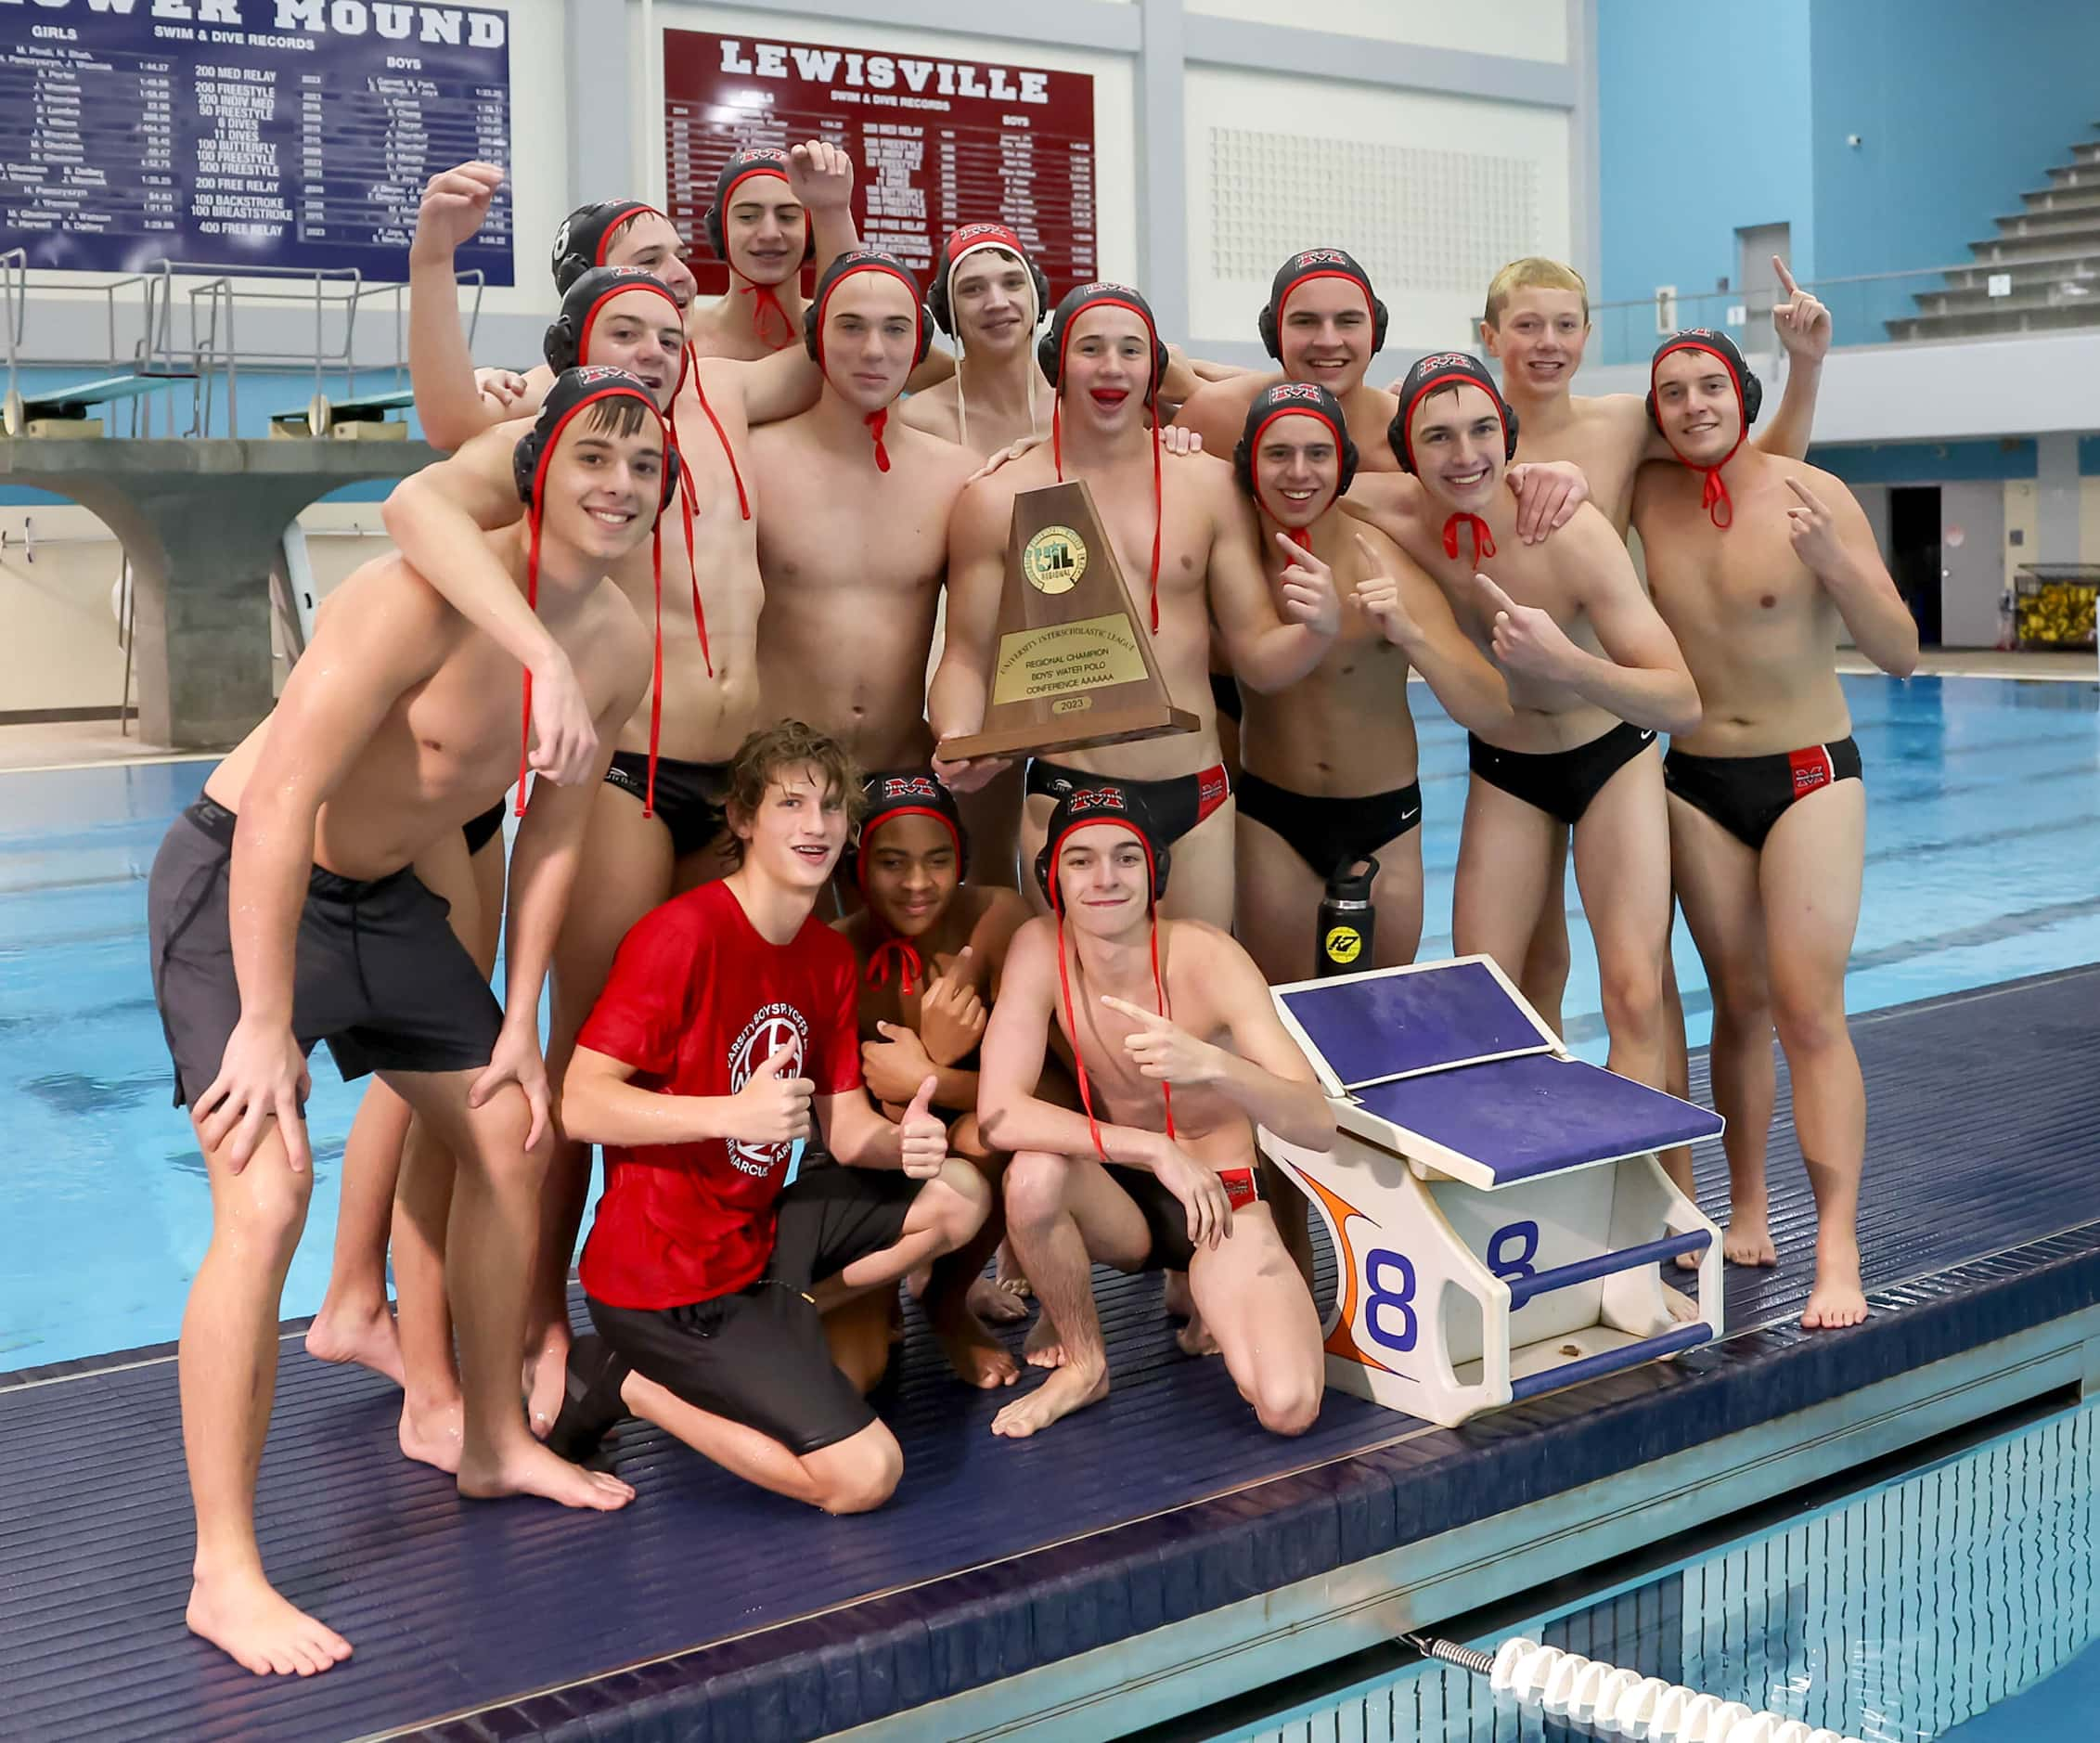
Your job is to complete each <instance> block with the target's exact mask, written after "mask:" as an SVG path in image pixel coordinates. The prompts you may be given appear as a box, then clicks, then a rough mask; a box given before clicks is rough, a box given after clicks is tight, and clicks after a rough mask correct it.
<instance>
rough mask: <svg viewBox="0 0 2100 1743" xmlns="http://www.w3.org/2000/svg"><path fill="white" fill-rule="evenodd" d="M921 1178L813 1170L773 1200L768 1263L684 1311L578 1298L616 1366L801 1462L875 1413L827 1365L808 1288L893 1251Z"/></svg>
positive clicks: (825, 1167) (829, 1167) (824, 1165)
mask: <svg viewBox="0 0 2100 1743" xmlns="http://www.w3.org/2000/svg"><path fill="white" fill-rule="evenodd" d="M919 1186H920V1182H919V1181H915V1180H913V1179H911V1178H910V1177H909V1176H908V1175H906V1174H903V1173H899V1172H895V1171H894V1170H889V1169H881V1168H843V1167H841V1166H839V1165H838V1164H836V1163H832V1162H820V1163H818V1164H817V1165H816V1166H814V1167H811V1166H809V1165H808V1164H807V1162H806V1158H805V1166H804V1168H803V1172H802V1175H801V1178H800V1179H798V1180H797V1181H795V1183H794V1184H793V1185H792V1186H791V1187H789V1188H788V1189H787V1191H786V1192H784V1193H782V1194H780V1198H779V1206H778V1207H777V1209H778V1221H777V1223H776V1232H775V1235H774V1243H773V1259H772V1262H771V1264H770V1265H768V1266H767V1272H766V1275H765V1276H764V1277H762V1278H760V1279H759V1281H758V1282H756V1283H754V1284H753V1285H751V1286H750V1287H749V1288H748V1289H741V1290H739V1291H738V1292H737V1293H736V1294H734V1295H726V1296H716V1297H715V1298H713V1299H712V1300H707V1301H696V1302H693V1303H692V1304H691V1305H689V1306H687V1307H675V1308H662V1309H643V1308H620V1307H612V1306H611V1305H609V1304H608V1303H606V1302H603V1301H599V1300H598V1299H596V1298H587V1299H586V1305H587V1306H588V1308H589V1309H590V1317H591V1323H592V1324H593V1325H595V1326H597V1327H598V1332H599V1336H601V1337H603V1338H604V1339H605V1341H606V1342H607V1343H608V1344H610V1345H612V1349H613V1350H614V1351H615V1352H616V1353H617V1354H618V1356H619V1357H620V1359H621V1360H622V1361H624V1362H626V1363H627V1365H628V1366H629V1367H631V1368H633V1369H634V1370H635V1372H636V1373H638V1374H639V1375H643V1376H644V1377H645V1378H648V1379H651V1380H654V1381H655V1382H656V1383H657V1384H658V1385H659V1386H661V1387H663V1388H665V1389H666V1390H667V1391H670V1392H672V1393H675V1394H676V1396H677V1397H679V1398H681V1399H683V1400H685V1401H686V1402H687V1403H689V1404H691V1405H693V1406H695V1407H696V1408H698V1409H701V1410H704V1411H707V1412H709V1413H711V1414H714V1415H717V1416H727V1417H728V1418H729V1420H730V1421H732V1422H741V1423H742V1424H744V1425H745V1426H746V1427H753V1428H755V1429H757V1430H758V1431H759V1433H761V1434H763V1435H767V1436H769V1437H770V1438H771V1439H773V1440H778V1441H779V1442H780V1444H781V1445H782V1446H784V1447H786V1448H787V1449H788V1450H789V1451H790V1452H794V1453H796V1454H798V1455H801V1454H806V1453H810V1452H817V1451H818V1449H819V1448H822V1447H828V1446H834V1445H836V1444H837V1443H838V1442H839V1441H841V1440H850V1439H851V1438H852V1437H853V1436H855V1435H857V1434H858V1433H859V1432H860V1431H861V1430H862V1429H863V1428H865V1427H867V1426H868V1425H869V1424H870V1423H871V1422H873V1421H874V1420H875V1413H874V1411H873V1410H872V1409H870V1407H869V1403H868V1401H867V1400H866V1399H864V1398H863V1397H861V1395H860V1394H859V1392H858V1391H857V1390H856V1389H855V1388H854V1384H853V1382H852V1381H851V1380H849V1379H847V1378H846V1376H845V1375H844V1374H843V1373H842V1372H841V1371H840V1370H839V1368H838V1366H837V1364H836V1363H834V1362H832V1360H831V1346H830V1344H829V1343H828V1342H827V1341H826V1339H825V1336H824V1322H823V1319H822V1317H821V1316H820V1315H819V1314H818V1311H817V1306H816V1303H815V1302H813V1301H812V1300H811V1299H810V1298H809V1293H808V1291H809V1285H810V1284H811V1283H812V1282H813V1281H815V1280H817V1279H818V1278H823V1277H833V1276H836V1275H837V1274H838V1273H839V1272H842V1271H844V1269H845V1268H846V1266H848V1265H850V1264H851V1263H853V1261H854V1260H855V1259H862V1258H865V1257H866V1256H867V1255H868V1254H870V1253H879V1252H881V1251H882V1250H883V1248H884V1247H887V1246H895V1245H896V1242H897V1238H898V1236H899V1235H901V1234H902V1233H903V1232H904V1220H905V1218H906V1217H907V1216H908V1214H909V1213H910V1210H911V1201H912V1199H913V1197H914V1196H915V1195H916V1194H917V1193H918V1191H919Z"/></svg>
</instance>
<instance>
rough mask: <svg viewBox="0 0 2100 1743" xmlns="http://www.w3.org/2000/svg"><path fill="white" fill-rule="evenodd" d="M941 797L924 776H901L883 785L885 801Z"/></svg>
mask: <svg viewBox="0 0 2100 1743" xmlns="http://www.w3.org/2000/svg"><path fill="white" fill-rule="evenodd" d="M940 796H941V795H940V794H938V793H936V792H935V791H934V783H933V782H932V781H929V780H928V779H927V778H926V777H925V776H924V775H900V776H898V777H896V778H895V779H894V780H891V781H884V782H883V797H884V798H885V799H937V798H939V797H940Z"/></svg>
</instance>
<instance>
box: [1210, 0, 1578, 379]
mask: <svg viewBox="0 0 2100 1743" xmlns="http://www.w3.org/2000/svg"><path fill="white" fill-rule="evenodd" d="M1519 4H1520V0H1505V9H1507V8H1508V7H1514V6H1518V5H1519ZM1310 21H1311V20H1309V19H1308V22H1310ZM1321 22H1323V23H1324V22H1325V19H1322V20H1321ZM1185 103H1186V117H1187V120H1186V135H1187V149H1188V166H1189V276H1190V280H1191V283H1190V327H1191V334H1190V337H1191V338H1192V341H1194V342H1197V343H1199V344H1201V343H1202V342H1205V341H1218V340H1223V341H1234V340H1238V341H1251V340H1253V339H1254V338H1255V336H1256V335H1255V326H1254V323H1255V316H1256V312H1257V311H1258V310H1259V309H1260V307H1261V305H1262V303H1264V302H1265V301H1267V299H1268V296H1269V282H1270V279H1271V278H1273V276H1274V274H1275V271H1276V268H1277V267H1278V266H1279V265H1282V262H1283V260H1284V258H1285V257H1286V256H1287V255H1289V254H1290V253H1292V252H1294V251H1295V250H1297V249H1301V248H1310V247H1316V246H1319V245H1321V244H1322V243H1327V244H1333V245H1335V246H1338V247H1341V248H1346V249H1347V250H1348V251H1349V252H1351V253H1353V254H1355V255H1356V256H1357V257H1358V258H1359V260H1361V261H1362V262H1363V264H1364V267H1365V269H1366V270H1367V271H1368V272H1369V273H1370V274H1371V278H1372V283H1373V284H1374V285H1375V286H1376V287H1377V289H1378V293H1379V295H1380V296H1381V297H1383V298H1384V299H1385V304H1386V306H1387V307H1388V308H1389V309H1390V310H1391V311H1392V328H1391V332H1390V335H1389V337H1388V339H1387V345H1388V346H1389V347H1391V348H1396V349H1398V348H1405V347H1410V346H1411V347H1413V348H1416V349H1427V348H1431V347H1435V346H1438V345H1461V344H1471V343H1473V342H1474V337H1475V335H1474V324H1475V322H1476V321H1477V320H1478V319H1479V316H1480V308H1481V304H1482V303H1483V302H1484V301H1485V299H1486V296H1487V291H1488V279H1489V278H1492V277H1493V275H1494V273H1495V271H1496V269H1497V268H1498V267H1500V266H1501V265H1503V264H1504V263H1505V262H1507V261H1509V260H1512V259H1514V258H1515V257H1516V256H1518V255H1521V254H1550V255H1552V256H1554V257H1555V258H1556V259H1565V258H1566V257H1567V255H1568V254H1569V253H1570V252H1572V247H1571V237H1570V223H1569V208H1568V157H1569V151H1570V149H1571V142H1570V138H1569V123H1568V118H1567V116H1566V114H1565V112H1562V111H1559V110H1549V109H1543V108H1539V107H1535V106H1531V105H1527V104H1517V103H1501V102H1490V101H1484V100H1480V99H1475V98H1467V97H1437V96H1431V95H1428V94H1426V93H1423V92H1418V91H1394V90H1391V89H1389V88H1387V87H1385V86H1381V85H1370V84H1347V83H1345V82H1343V81H1340V80H1324V79H1321V80H1314V79H1303V78H1295V77H1290V76H1286V75H1282V74H1274V73H1257V72H1242V71H1227V70H1225V69H1221V68H1212V67H1199V68H1192V69H1191V71H1190V72H1189V77H1188V82H1187V86H1186V91H1185Z"/></svg>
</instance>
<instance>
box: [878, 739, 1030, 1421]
mask: <svg viewBox="0 0 2100 1743" xmlns="http://www.w3.org/2000/svg"><path fill="white" fill-rule="evenodd" d="M865 803H866V809H865V810H864V812H863V813H862V817H861V822H860V839H859V841H858V842H857V844H856V846H855V847H854V850H853V854H852V858H851V872H852V876H853V880H854V882H855V884H857V886H858V888H859V891H860V897H861V901H862V903H863V904H864V906H863V907H862V908H861V909H860V910H859V911H858V912H857V913H854V914H852V915H849V916H848V917H847V918H845V919H844V920H842V921H840V922H839V923H838V930H839V931H840V932H841V933H842V934H844V936H845V939H846V942H847V943H849V944H851V945H852V946H853V949H854V954H855V956H856V957H857V958H858V959H859V961H860V963H861V971H862V972H861V978H860V1068H861V1070H862V1072H863V1073H864V1074H865V1076H866V1078H867V1081H868V1092H869V1093H870V1095H872V1096H873V1097H874V1098H875V1100H876V1102H877V1103H878V1104H881V1105H882V1107H883V1111H884V1112H885V1113H888V1114H891V1115H892V1116H893V1117H894V1115H895V1111H896V1110H898V1109H900V1108H902V1107H903V1106H904V1105H905V1104H906V1103H907V1102H908V1101H909V1100H910V1099H911V1095H912V1092H913V1091H914V1090H916V1088H917V1087H918V1085H919V1082H920V1080H921V1078H924V1077H925V1076H926V1074H927V1073H928V1072H933V1073H935V1074H936V1075H937V1076H938V1077H939V1078H940V1084H939V1087H938V1089H937V1090H936V1091H934V1104H933V1105H934V1113H936V1114H938V1115H940V1116H941V1117H943V1118H944V1119H946V1120H947V1122H948V1154H949V1155H951V1156H961V1157H962V1158H963V1159H964V1160H966V1161H968V1162H970V1163H971V1164H972V1165H973V1166H974V1167H975V1168H976V1169H977V1170H978V1172H979V1173H981V1174H983V1175H984V1177H985V1179H986V1182H987V1183H988V1184H989V1185H990V1186H991V1187H992V1189H993V1207H994V1208H993V1214H992V1215H990V1216H989V1217H987V1218H986V1220H985V1226H984V1227H983V1228H982V1229H981V1230H979V1231H978V1233H977V1234H976V1237H975V1238H974V1239H973V1240H972V1242H971V1243H970V1245H969V1246H966V1247H964V1248H963V1249H962V1250H961V1251H960V1252H958V1253H954V1254H951V1255H950V1256H949V1257H947V1258H946V1259H941V1260H939V1261H937V1262H936V1263H935V1264H934V1266H933V1268H932V1275H931V1276H930V1277H928V1278H924V1279H917V1278H915V1279H914V1287H915V1288H916V1287H918V1286H919V1285H920V1283H921V1282H923V1283H924V1285H925V1287H924V1291H923V1294H922V1297H921V1298H922V1299H923V1301H924V1303H925V1308H926V1317H927V1320H928V1321H929V1323H931V1324H932V1325H933V1328H934V1332H935V1334H936V1335H937V1336H939V1337H940V1339H941V1341H942V1344H943V1346H944V1347H945V1348H946V1349H947V1353H948V1360H949V1361H950V1362H952V1363H953V1364H954V1366H955V1368H956V1371H957V1372H958V1373H959V1374H960V1375H962V1377H963V1378H964V1379H966V1380H969V1381H970V1382H971V1383H972V1384H973V1385H976V1386H983V1387H990V1386H1000V1385H1011V1384H1012V1382H1013V1381H1014V1380H1015V1379H1017V1378H1018V1377H1019V1372H1018V1370H1017V1369H1016V1368H1015V1367H1014V1365H1013V1359H1012V1357H1011V1356H1010V1355H1009V1354H1008V1353H1007V1351H1006V1347H1005V1346H1004V1345H1003V1344H1000V1343H999V1342H998V1340H997V1339H996V1338H994V1337H992V1336H990V1334H989V1333H987V1332H986V1329H985V1325H984V1323H983V1322H984V1321H986V1320H991V1321H993V1322H995V1323H1011V1322H1012V1321H1014V1320H1021V1319H1025V1318H1026V1317H1027V1316H1028V1310H1027V1308H1026V1307H1025V1306H1024V1305H1023V1303H1022V1301H1021V1298H1020V1297H1019V1296H1018V1295H1016V1294H1013V1293H1012V1292H1011V1291H1010V1290H1008V1289H1006V1288H1004V1287H1001V1286H1000V1285H998V1284H997V1283H994V1282H993V1281H991V1280H990V1279H988V1278H986V1277H984V1276H982V1275H981V1274H980V1273H981V1272H983V1271H984V1268H985V1263H986V1260H987V1259H990V1258H991V1256H992V1253H993V1250H994V1249H995V1248H996V1247H997V1246H998V1244H999V1237H1000V1235H1001V1233H1003V1231H1004V1228H1005V1221H1004V1219H1003V1218H1001V1217H1000V1216H999V1215H998V1180H999V1175H1000V1173H1001V1172H1002V1171H1003V1170H1004V1168H1005V1167H1006V1157H1005V1156H1004V1155H1003V1154H1001V1153H999V1152H998V1151H995V1150H994V1149H992V1147H991V1146H990V1145H989V1144H987V1143H985V1141H984V1136H983V1133H982V1132H981V1131H980V1130H979V1127H978V1120H977V1081H978V1062H977V1052H978V1046H979V1043H980V1042H982V1040H983V1039H984V1036H985V1021H986V1013H987V1012H988V1011H989V1010H990V1009H991V1006H992V1001H993V999H994V997H995V996H996V994H997V992H998V983H999V976H1000V975H1001V974H1002V973H1003V972H1004V970H1005V967H1006V953H1007V947H1008V946H1009V945H1010V944H1011V942H1012V940H1013V935H1014V933H1015V932H1016V931H1018V930H1019V929H1020V926H1021V923H1022V922H1024V920H1026V919H1027V918H1028V904H1027V903H1026V902H1024V901H1023V900H1022V899H1021V895H1020V892H1019V891H1017V890H1012V889H1008V888H1004V887H1001V886H999V885H997V884H974V883H971V882H969V881H968V876H969V872H970V871H971V866H972V860H973V849H974V846H975V844H974V843H973V841H972V840H971V838H970V836H969V834H968V833H967V831H966V830H965V828H964V825H963V820H962V814H961V811H960V808H959V807H957V805H956V802H955V795H954V794H951V793H950V792H949V791H948V790H947V787H945V786H944V785H942V783H941V782H940V781H938V780H937V779H935V777H934V773H933V771H932V770H931V769H930V768H923V767H921V768H905V769H893V770H888V771H885V772H883V773H879V774H874V775H870V777H869V778H868V783H867V789H866V801H865Z"/></svg>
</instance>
